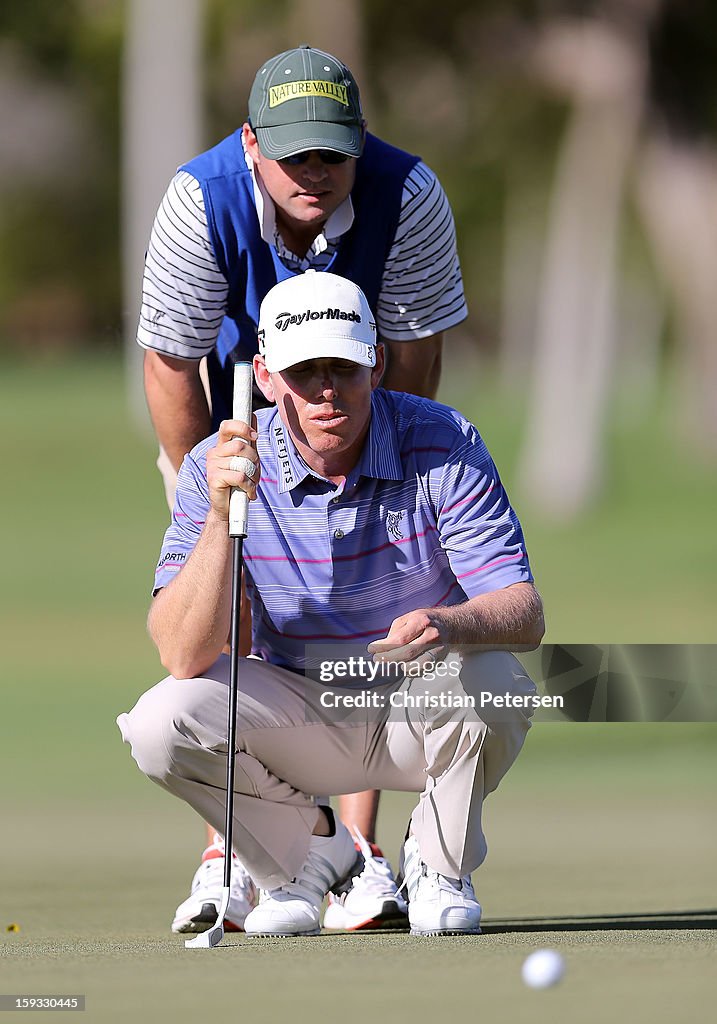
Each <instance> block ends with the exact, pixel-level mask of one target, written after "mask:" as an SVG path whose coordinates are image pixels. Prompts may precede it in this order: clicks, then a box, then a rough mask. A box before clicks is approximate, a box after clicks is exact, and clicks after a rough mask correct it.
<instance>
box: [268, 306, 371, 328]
mask: <svg viewBox="0 0 717 1024" xmlns="http://www.w3.org/2000/svg"><path fill="white" fill-rule="evenodd" d="M324 319H325V320H350V321H351V322H352V323H354V324H360V323H361V317H360V316H359V314H358V313H355V312H354V310H353V309H352V310H351V311H350V312H349V313H347V312H346V310H344V309H338V308H334V309H320V310H319V309H307V310H306V312H305V313H278V314H277V317H276V329H277V331H285V330H286V328H287V327H288V326H289V324H292V325H294V326H296V327H298V326H299V324H303V323H304V322H305V321H307V320H324Z"/></svg>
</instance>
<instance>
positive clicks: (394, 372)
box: [381, 334, 443, 398]
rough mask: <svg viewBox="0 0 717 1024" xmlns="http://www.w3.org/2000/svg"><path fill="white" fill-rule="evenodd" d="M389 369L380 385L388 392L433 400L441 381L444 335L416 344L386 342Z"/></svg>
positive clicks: (409, 342) (416, 342)
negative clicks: (402, 392)
mask: <svg viewBox="0 0 717 1024" xmlns="http://www.w3.org/2000/svg"><path fill="white" fill-rule="evenodd" d="M385 346H386V349H387V354H388V368H387V369H386V373H385V374H384V377H383V380H382V381H381V385H382V387H384V388H386V390H387V391H407V392H408V393H409V394H411V395H419V396H421V397H422V398H435V397H436V394H437V392H438V385H439V383H440V380H441V360H442V352H443V334H434V335H432V336H431V337H429V338H421V339H420V340H418V341H388V342H385Z"/></svg>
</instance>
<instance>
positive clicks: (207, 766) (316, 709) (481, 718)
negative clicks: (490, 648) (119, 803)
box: [117, 652, 535, 888]
mask: <svg viewBox="0 0 717 1024" xmlns="http://www.w3.org/2000/svg"><path fill="white" fill-rule="evenodd" d="M228 689H229V658H228V657H226V656H225V655H222V656H221V657H220V658H219V659H218V660H217V662H216V663H215V664H214V665H213V666H212V667H211V669H210V670H209V671H208V672H207V674H206V676H205V677H203V678H197V679H180V680H177V679H174V678H173V677H172V676H169V677H168V678H166V679H164V680H163V681H162V682H160V683H159V684H158V685H157V686H155V687H153V688H152V689H151V690H149V691H148V692H147V693H145V694H144V695H143V696H142V697H141V698H140V699H139V701H138V702H137V704H136V706H135V707H134V708H133V709H132V711H130V712H129V713H128V714H123V715H120V716H119V718H118V719H117V724H118V725H119V728H120V731H121V733H122V737H123V739H124V740H125V742H128V743H130V744H131V746H132V755H133V757H134V759H135V760H136V762H137V764H138V765H139V767H140V769H141V771H143V772H144V773H145V774H146V775H147V776H148V777H149V778H150V779H152V780H153V781H154V782H156V783H158V784H159V785H160V786H163V787H164V788H165V789H167V790H169V792H170V793H173V794H174V795H175V796H178V797H180V799H182V800H185V801H186V802H187V803H188V804H189V805H190V806H191V807H193V808H194V809H195V810H196V811H197V812H198V813H199V814H200V815H201V816H202V817H203V818H204V819H205V820H206V821H207V822H209V823H210V824H211V825H212V826H213V827H214V828H215V829H217V830H218V831H220V832H222V831H223V829H224V807H225V792H226V790H225V787H226V750H227V745H226V727H227V726H226V716H227V707H228ZM327 691H330V693H331V694H332V695H333V694H335V695H338V696H339V697H341V696H342V695H343V694H345V693H351V694H354V695H355V694H356V692H357V691H356V690H352V691H346V690H342V689H341V688H340V687H338V686H335V685H333V684H332V685H331V686H329V687H327V686H326V685H322V684H320V683H318V682H316V681H314V680H312V679H309V678H304V677H303V676H299V675H297V674H295V673H292V672H289V671H287V670H285V669H282V668H278V667H276V666H273V665H269V664H267V663H266V662H262V661H259V660H256V659H242V660H241V661H240V665H239V694H238V704H237V756H236V776H235V791H234V848H235V851H236V853H237V854H238V855H239V856H240V857H241V859H242V861H243V862H244V864H245V865H246V867H247V869H248V870H249V872H250V874H251V875H252V877H253V878H254V880H255V882H256V883H257V884H258V885H260V886H262V887H263V888H273V887H275V886H277V885H280V884H282V883H284V882H286V881H288V880H290V879H291V878H293V877H294V876H295V875H296V874H297V872H298V870H299V868H300V867H301V865H302V864H303V862H304V860H305V859H306V855H307V852H308V847H309V841H310V836H311V833H312V830H313V828H314V826H315V824H316V821H317V818H318V814H319V811H318V809H317V803H316V795H317V794H322V795H324V794H328V795H338V794H341V793H353V792H360V791H361V790H365V789H393V790H400V791H408V792H416V793H418V794H419V798H418V803H417V805H416V807H415V809H414V811H413V814H412V818H411V827H412V831H413V832H414V834H415V835H416V836H417V838H418V843H419V848H420V850H421V856H422V859H423V860H424V861H425V862H426V863H427V864H428V866H429V867H430V868H432V869H433V870H436V871H439V872H441V873H442V874H445V875H449V876H451V877H460V876H462V875H465V874H468V873H469V872H471V871H473V870H474V869H475V868H476V867H478V865H479V864H481V863H482V861H483V860H484V858H485V854H486V843H485V838H484V836H483V831H482V828H481V809H482V804H483V800H484V798H485V796H486V795H487V794H488V793H490V792H491V791H492V790H494V789H495V788H496V787H497V785H498V783H499V782H500V780H501V778H502V777H503V775H505V773H506V772H507V771H508V769H509V768H510V766H511V765H512V764H513V762H514V760H515V758H516V757H517V755H518V753H519V752H520V749H521V747H522V745H523V742H524V739H525V735H526V733H527V731H528V729H529V727H530V716H531V714H532V710H530V709H518V708H510V709H501V710H498V709H494V710H493V711H492V712H491V713H490V714H488V713H487V709H485V708H484V709H481V708H480V693H481V691H491V692H492V694H494V695H500V694H514V695H518V694H519V695H524V696H527V695H532V694H533V693H535V686H534V684H533V683H532V681H531V680H530V679H529V678H528V676H527V675H526V673H525V671H524V669H523V667H522V665H521V664H520V663H519V662H518V661H517V659H515V658H514V657H513V656H512V655H510V654H506V653H502V652H490V653H485V654H471V655H467V656H465V657H464V658H463V664H462V667H461V671H460V678H459V679H452V680H451V681H450V683H449V684H447V682H446V680H445V679H442V680H436V681H434V682H433V683H426V681H425V678H424V677H420V678H416V679H412V680H402V681H400V682H398V681H394V682H392V683H389V684H384V685H382V686H380V687H375V689H374V691H373V692H376V693H380V694H381V696H382V697H383V699H384V702H385V703H384V707H382V708H381V709H377V708H370V709H368V710H365V709H354V710H352V711H350V712H341V713H340V712H337V711H334V710H331V709H327V708H326V707H325V706H323V705H322V703H321V695H322V694H326V693H327ZM449 691H450V692H452V693H453V694H454V695H455V696H457V697H458V699H460V700H463V703H464V704H467V702H466V701H465V695H466V694H470V695H472V696H474V697H475V698H476V707H475V708H474V709H472V708H470V707H465V706H464V707H460V708H454V707H450V708H446V707H436V708H422V709H418V710H416V709H408V708H406V707H391V706H390V701H391V695H392V694H397V695H398V697H396V698H393V699H394V700H398V701H399V703H401V702H403V703H406V702H407V701H408V699H415V697H416V695H419V696H420V695H421V694H425V693H427V692H430V693H436V694H438V693H439V692H449ZM406 695H408V698H407V697H406ZM324 699H325V700H326V697H325V698H324ZM331 699H332V700H333V699H334V698H333V697H331Z"/></svg>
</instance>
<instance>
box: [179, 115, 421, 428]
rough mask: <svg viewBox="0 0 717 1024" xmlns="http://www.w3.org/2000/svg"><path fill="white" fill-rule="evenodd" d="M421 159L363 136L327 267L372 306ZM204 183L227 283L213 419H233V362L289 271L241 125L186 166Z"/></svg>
mask: <svg viewBox="0 0 717 1024" xmlns="http://www.w3.org/2000/svg"><path fill="white" fill-rule="evenodd" d="M419 159H420V158H419V157H417V156H411V155H410V154H409V153H404V152H403V150H400V149H396V148H395V147H394V146H389V145H388V143H386V142H382V141H381V140H380V139H378V138H376V136H374V135H370V134H367V136H366V144H365V146H364V151H363V153H362V155H361V157H360V158H359V160H358V161H357V164H356V181H355V184H354V187H353V189H352V190H351V202H352V203H353V208H354V222H353V224H352V225H351V228H350V229H349V230H348V231H347V232H346V234H345V235H342V237H341V240H340V242H339V245H338V249H337V251H336V253H335V255H334V257H333V259H332V260H331V262H330V263H329V265H328V266H327V267H326V268H325V269H326V270H330V271H331V273H332V274H340V275H341V276H342V277H347V278H349V280H351V281H353V282H354V283H355V284H357V285H358V286H359V287H360V288H361V290H362V291H363V292H364V294H365V296H366V298H367V299H368V302H369V305H370V306H371V308H372V309H373V310H374V312H375V311H376V307H377V304H378V297H379V293H380V290H381V280H382V278H383V272H384V267H385V264H386V259H387V257H388V254H389V251H390V249H391V245H392V244H393V239H394V236H395V234H396V228H397V226H398V220H399V216H400V213H401V195H402V192H403V183H404V181H405V180H406V176H407V175H408V173H409V172H410V171H411V170H412V168H413V167H415V165H416V164H417V163H418V161H419ZM180 170H184V171H188V172H189V173H190V174H191V175H193V176H194V177H195V178H196V179H197V181H198V182H199V184H200V185H201V188H202V194H203V196H204V205H205V209H206V214H207V224H208V227H209V237H210V239H211V243H212V246H213V248H214V255H215V257H216V260H217V263H218V265H219V269H220V270H221V272H222V274H223V275H224V277H225V278H226V280H227V282H228V284H229V294H228V299H227V311H226V315H225V317H224V320H223V322H222V326H221V329H220V331H219V337H218V339H217V344H216V348H215V349H214V351H213V352H212V353H211V355H210V356H209V359H208V368H209V382H210V385H211V393H212V420H213V427H214V429H217V427H218V426H219V423H220V422H221V420H223V419H227V418H228V417H230V416H231V409H232V366H233V364H234V363H235V362H236V361H237V360H240V359H248V360H251V358H252V357H253V356H254V354H255V353H256V351H257V342H256V333H257V324H258V321H259V306H260V304H261V301H262V299H263V298H264V296H265V295H266V293H267V292H268V291H269V289H270V288H273V286H274V285H275V284H276V283H277V282H278V281H283V280H285V279H286V278H288V277H292V276H293V274H292V272H291V271H290V270H287V268H286V267H285V266H284V264H283V263H282V262H281V260H280V259H279V257H278V256H277V254H276V249H275V248H274V246H273V245H268V244H267V243H266V242H265V241H264V240H263V239H262V237H261V229H260V225H259V219H258V217H257V212H256V206H255V203H254V191H253V186H252V179H251V174H250V172H249V170H248V168H247V166H246V160H245V158H244V150H243V147H242V142H241V129H239V130H237V131H236V132H234V133H233V134H232V135H230V136H229V137H228V138H226V139H224V140H223V141H222V142H220V143H219V144H218V145H216V146H214V147H213V148H212V149H209V150H207V151H206V152H205V153H201V154H200V155H199V156H198V157H195V158H194V159H193V160H190V161H189V163H186V164H184V165H183V166H182V167H181V168H180Z"/></svg>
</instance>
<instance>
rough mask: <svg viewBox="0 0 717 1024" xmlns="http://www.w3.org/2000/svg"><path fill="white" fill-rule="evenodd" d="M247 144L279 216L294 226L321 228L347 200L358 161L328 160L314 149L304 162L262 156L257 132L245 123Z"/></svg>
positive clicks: (245, 140) (245, 142)
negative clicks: (284, 161) (322, 157)
mask: <svg viewBox="0 0 717 1024" xmlns="http://www.w3.org/2000/svg"><path fill="white" fill-rule="evenodd" d="M244 144H245V146H246V148H247V152H248V153H249V156H250V157H251V158H252V160H253V161H254V168H255V171H257V172H258V174H259V176H260V178H261V180H262V182H263V184H264V187H265V188H266V190H267V192H268V193H269V195H270V196H271V199H272V201H273V202H274V205H275V206H276V211H277V220H278V221H279V223H281V221H282V219H285V220H286V221H288V223H289V224H290V225H291V226H292V227H296V226H299V227H303V228H309V227H312V226H315V227H316V228H319V227H320V226H321V225H322V224H323V223H324V222H325V221H326V220H328V218H329V217H330V216H331V214H332V213H333V212H334V210H336V209H338V207H339V206H340V205H341V203H343V201H344V199H346V197H347V196H348V195H349V193H350V192H351V189H352V188H353V185H354V181H355V178H356V161H355V160H354V159H352V158H349V159H348V160H345V161H344V162H343V163H340V164H325V163H324V162H323V161H322V160H321V158H320V156H319V153H318V151H317V150H311V152H310V156H309V158H308V160H306V161H305V162H304V163H303V164H297V165H291V164H283V163H282V162H281V161H280V160H269V159H267V157H265V156H262V154H261V151H260V149H259V145H258V143H257V141H256V135H255V134H254V132H253V131H252V130H251V128H250V127H249V125H248V124H245V125H244Z"/></svg>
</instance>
